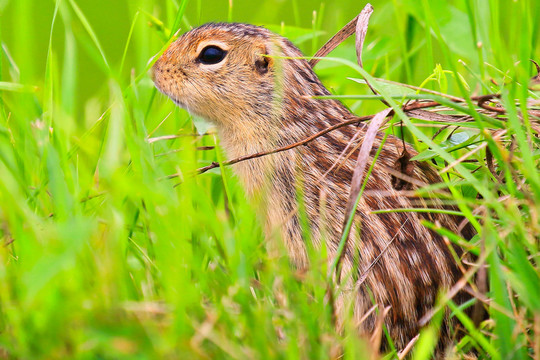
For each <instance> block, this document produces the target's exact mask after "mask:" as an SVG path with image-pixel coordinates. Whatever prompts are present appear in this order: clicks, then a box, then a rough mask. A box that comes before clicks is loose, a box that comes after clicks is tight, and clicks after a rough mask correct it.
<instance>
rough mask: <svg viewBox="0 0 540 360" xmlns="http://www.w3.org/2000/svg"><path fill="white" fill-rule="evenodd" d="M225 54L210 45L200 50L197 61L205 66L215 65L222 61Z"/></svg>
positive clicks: (223, 51)
mask: <svg viewBox="0 0 540 360" xmlns="http://www.w3.org/2000/svg"><path fill="white" fill-rule="evenodd" d="M226 54H227V52H226V51H225V50H223V49H220V48H218V47H217V46H213V45H210V46H207V47H205V48H204V49H202V51H201V53H200V54H199V60H200V61H201V63H203V64H205V65H211V64H217V63H218V62H220V61H221V60H223V58H224V57H225V55H226Z"/></svg>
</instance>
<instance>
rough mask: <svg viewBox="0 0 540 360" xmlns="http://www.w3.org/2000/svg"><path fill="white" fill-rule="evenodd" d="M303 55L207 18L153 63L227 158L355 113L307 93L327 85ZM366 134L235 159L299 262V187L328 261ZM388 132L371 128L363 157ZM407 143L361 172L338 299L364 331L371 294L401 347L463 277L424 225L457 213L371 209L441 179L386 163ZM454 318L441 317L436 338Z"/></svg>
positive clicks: (427, 170)
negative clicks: (400, 174) (210, 127)
mask: <svg viewBox="0 0 540 360" xmlns="http://www.w3.org/2000/svg"><path fill="white" fill-rule="evenodd" d="M302 56H303V55H302V53H301V52H300V51H299V50H298V49H297V48H296V47H295V46H294V45H293V44H292V43H291V42H290V41H289V40H287V39H286V38H284V37H281V36H279V35H276V34H274V33H272V32H270V31H269V30H267V29H265V28H262V27H257V26H253V25H247V24H234V23H232V24H231V23H217V24H216V23H211V24H206V25H203V26H201V27H198V28H195V29H193V30H191V31H189V32H187V33H185V34H184V35H182V36H181V37H180V38H179V39H178V40H176V41H175V42H174V43H172V44H171V46H170V47H169V48H168V49H167V50H166V51H165V52H164V54H163V55H162V56H161V58H160V59H158V60H157V62H156V63H155V65H154V68H153V77H154V82H155V84H156V86H157V88H158V89H159V90H160V91H162V92H163V93H165V94H166V95H168V96H169V97H170V98H171V99H172V100H173V101H175V102H176V103H177V104H178V105H179V106H181V107H184V108H186V109H187V110H188V111H189V112H191V113H193V114H195V115H198V116H201V117H203V118H206V119H207V120H209V121H211V122H213V123H214V124H215V125H216V127H217V129H218V134H219V136H220V139H221V144H222V146H223V148H224V150H225V152H226V154H227V156H228V157H229V158H236V157H239V156H244V155H249V154H253V153H256V152H261V151H268V150H271V149H274V148H277V147H280V146H285V145H289V144H293V143H295V142H298V141H300V140H302V139H305V138H306V137H308V136H311V135H313V134H315V133H317V132H319V131H321V130H323V129H326V128H328V127H330V126H332V125H336V124H338V123H340V122H343V121H345V120H348V119H352V118H354V115H353V114H351V112H350V111H349V110H348V109H347V108H346V107H345V106H343V105H342V104H341V103H340V102H339V101H337V100H334V99H314V98H313V97H314V96H324V95H330V93H329V91H328V90H327V89H326V88H325V87H324V86H323V85H322V83H321V82H320V80H319V79H318V77H317V76H316V75H315V73H314V72H313V70H312V68H311V66H310V65H309V64H308V62H307V61H306V60H304V59H299V58H301V57H302ZM363 134H365V126H363V125H360V126H356V125H349V126H344V127H341V128H339V129H337V130H335V131H331V132H328V133H327V134H325V135H323V136H321V137H319V138H317V139H315V140H313V141H311V142H309V143H307V144H305V145H304V146H299V147H295V148H293V149H291V150H288V151H284V152H280V153H276V154H272V155H268V156H264V157H260V158H256V159H251V160H249V161H244V162H241V163H238V164H235V165H234V171H235V172H236V174H237V175H238V177H239V178H240V180H241V182H242V183H243V184H244V186H245V188H246V192H247V194H248V195H249V196H250V197H252V198H256V199H258V201H259V203H260V206H261V208H262V209H263V210H262V211H263V214H264V217H265V219H266V220H265V221H266V223H265V230H266V234H267V235H268V236H272V234H275V233H276V232H277V234H279V237H280V238H281V239H282V240H283V241H284V242H285V245H286V247H287V249H288V253H289V256H290V258H291V260H292V262H293V263H294V264H295V266H297V267H299V268H303V267H307V266H308V265H309V264H308V262H309V261H308V255H307V244H306V240H305V239H303V237H302V229H301V226H300V220H299V215H298V212H297V211H296V210H297V199H298V194H299V193H300V194H302V195H301V196H303V200H304V205H305V211H306V215H307V218H308V220H309V225H310V229H311V236H310V241H312V243H313V245H314V247H315V248H319V247H320V246H321V242H322V241H324V242H325V245H326V248H327V252H328V261H329V262H331V261H332V260H333V259H334V257H335V256H336V252H337V248H338V244H339V240H340V235H341V231H342V224H343V221H344V217H345V206H346V204H347V199H348V196H349V192H350V183H351V179H352V174H353V170H354V167H355V162H356V158H357V156H358V149H359V146H360V145H361V143H362V139H363ZM383 137H384V134H382V133H379V134H378V135H377V138H376V140H375V142H374V145H373V149H372V151H371V153H370V160H369V162H368V164H370V163H371V162H372V160H373V157H374V156H375V154H376V152H377V149H378V148H379V146H380V144H381V141H382V140H383ZM347 146H348V148H347ZM345 149H348V150H347V151H345V152H344V150H345ZM404 153H408V154H410V156H413V155H415V154H416V152H415V151H414V149H413V148H412V147H411V146H410V145H409V144H406V143H405V142H403V141H402V140H401V139H399V138H396V137H394V136H391V135H389V136H388V137H387V138H386V142H385V144H384V146H383V147H382V149H381V152H380V155H379V157H378V159H377V161H376V163H375V165H374V167H373V170H372V172H371V174H370V175H369V177H368V181H367V186H366V189H365V191H364V193H363V195H362V197H361V199H360V203H359V205H358V208H357V210H356V213H355V230H353V231H352V232H351V236H350V238H349V241H348V242H347V246H346V247H345V249H344V255H343V260H342V270H341V271H342V274H344V275H345V278H346V279H347V280H346V281H347V283H348V284H350V285H351V286H350V287H349V288H350V290H348V291H347V290H345V291H343V293H342V295H341V296H339V297H338V298H337V299H336V304H337V308H338V311H344V308H345V307H346V304H347V301H348V300H350V299H353V300H352V301H353V303H354V305H353V309H354V311H353V312H354V317H355V320H356V321H357V323H358V324H359V325H358V326H359V329H360V331H361V332H362V333H365V334H369V333H371V332H372V331H374V327H375V325H376V315H375V313H374V314H373V315H370V316H368V317H367V318H366V319H364V320H363V321H360V319H361V318H362V317H363V315H364V314H365V313H366V312H367V311H368V310H369V309H370V308H371V307H372V306H373V304H374V302H375V304H377V305H379V309H380V310H381V311H382V309H385V308H387V307H390V310H389V313H388V315H387V316H386V318H385V320H384V321H385V325H386V327H387V329H388V331H389V334H390V337H391V338H392V340H393V342H394V345H395V346H396V348H398V349H402V348H404V347H405V346H406V345H407V344H408V343H409V341H410V340H411V339H412V338H413V337H414V336H416V335H417V334H418V332H419V329H420V325H419V320H420V318H421V317H422V316H423V315H425V314H426V312H427V311H429V310H430V309H432V308H433V307H434V305H435V301H436V297H437V295H438V294H439V293H440V292H441V291H443V290H445V289H449V288H450V287H452V286H453V285H454V284H455V283H456V281H457V280H458V279H459V278H460V276H461V272H460V270H459V268H458V265H457V263H456V261H455V259H454V258H453V255H452V253H451V251H450V249H449V245H448V244H446V243H445V241H444V239H443V238H442V237H441V236H440V235H438V234H436V233H435V232H432V231H430V230H428V229H427V228H426V227H424V226H423V225H422V224H421V221H422V220H427V221H429V222H432V223H435V224H438V225H440V226H441V227H443V228H446V229H449V230H450V231H453V232H457V231H458V222H459V220H458V218H457V217H454V216H451V215H446V214H440V213H419V212H391V213H379V214H372V213H371V211H375V210H379V209H398V208H411V207H428V206H426V199H424V198H422V197H414V196H411V195H410V194H411V192H412V191H414V190H416V189H418V188H419V185H418V183H424V184H433V183H438V182H441V181H442V180H441V179H440V177H439V176H438V174H437V172H436V171H435V170H434V169H433V168H431V167H430V166H429V165H428V164H426V163H420V162H415V161H411V162H410V166H412V169H409V170H410V171H407V174H408V175H409V176H410V177H412V178H414V179H415V181H411V182H408V181H404V180H399V179H397V182H396V178H393V177H392V176H391V175H390V173H389V171H388V169H395V168H396V164H399V161H400V158H401V157H402V155H403V154H404ZM396 184H397V185H396ZM429 202H430V206H429V207H435V208H443V205H442V204H441V201H440V200H439V199H437V198H433V199H429ZM470 236H472V234H465V237H470ZM460 296H461V295H460ZM455 300H456V301H457V302H458V303H459V302H461V300H463V299H461V300H460V299H455ZM340 308H341V309H340ZM451 327H452V322H451V321H450V320H449V319H448V316H447V315H446V318H445V321H444V322H443V326H442V329H441V339H442V340H441V343H442V344H443V346H444V344H447V343H448V341H449V339H450V336H451V335H450V334H451V329H450V328H451Z"/></svg>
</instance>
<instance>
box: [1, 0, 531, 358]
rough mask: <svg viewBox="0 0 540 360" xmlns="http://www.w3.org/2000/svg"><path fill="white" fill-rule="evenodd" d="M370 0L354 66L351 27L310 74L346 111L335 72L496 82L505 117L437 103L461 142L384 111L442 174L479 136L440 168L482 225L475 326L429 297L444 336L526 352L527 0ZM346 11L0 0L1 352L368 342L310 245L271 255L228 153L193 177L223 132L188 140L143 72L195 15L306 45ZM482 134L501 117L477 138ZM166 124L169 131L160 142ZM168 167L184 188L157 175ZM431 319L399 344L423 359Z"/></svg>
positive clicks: (166, 352) (240, 351)
mask: <svg viewBox="0 0 540 360" xmlns="http://www.w3.org/2000/svg"><path fill="white" fill-rule="evenodd" d="M372 3H373V5H374V7H375V12H374V15H373V17H372V19H371V23H370V27H369V30H368V35H367V39H366V44H365V49H364V57H363V58H364V66H365V69H366V71H363V70H361V69H358V68H357V67H356V66H355V65H354V63H355V52H354V42H353V41H352V40H348V41H347V42H345V43H344V44H342V45H341V46H340V47H339V48H338V49H336V50H335V52H333V53H332V54H331V55H330V56H331V57H332V58H333V59H336V58H337V59H339V60H332V59H328V60H326V61H321V63H319V64H318V65H317V67H316V70H317V73H318V74H319V76H320V77H321V79H322V80H323V82H324V83H325V84H326V85H327V86H328V87H329V88H330V89H331V91H332V92H333V93H334V94H336V95H340V96H341V95H343V96H344V97H343V101H344V102H345V103H346V104H347V105H348V106H349V107H350V108H351V109H353V110H354V111H355V112H356V113H357V114H359V115H366V114H373V113H375V112H376V111H379V110H380V109H381V103H380V101H379V100H378V98H373V97H366V96H365V95H366V94H369V92H368V91H367V89H366V86H365V85H362V84H358V83H357V82H355V81H350V80H348V79H347V78H348V77H353V78H362V77H364V76H367V77H371V76H374V77H378V78H383V79H387V80H394V81H400V82H404V83H407V84H410V85H416V86H420V85H421V84H423V85H422V86H424V87H427V88H430V89H433V90H436V91H440V92H443V93H447V94H453V95H456V96H460V97H463V98H466V99H468V98H469V97H470V95H477V94H487V93H495V92H498V93H501V102H502V104H503V105H504V107H505V108H506V109H507V110H508V114H507V115H506V116H504V118H502V119H495V120H493V119H492V118H490V117H487V116H485V115H483V114H481V113H479V112H478V111H477V107H476V106H474V104H473V103H471V102H469V103H468V104H465V107H464V106H461V105H460V106H459V107H457V108H456V107H454V108H453V110H452V111H453V112H454V113H461V114H469V115H470V116H472V117H473V119H474V121H473V122H471V123H468V124H465V125H464V126H463V127H462V128H460V129H458V130H457V133H458V134H462V135H461V136H462V138H463V137H464V138H465V139H466V140H465V141H467V140H469V139H470V142H469V143H463V142H462V141H461V142H459V143H457V144H456V143H455V139H456V138H455V137H451V136H450V135H451V134H452V131H454V128H453V127H451V128H449V129H446V130H444V131H443V132H442V133H440V134H439V135H438V136H437V137H435V139H434V140H432V136H433V135H434V134H435V131H436V130H437V128H435V129H433V128H429V127H423V126H416V125H422V124H425V123H426V121H421V120H415V119H409V118H408V117H407V116H405V115H404V114H403V113H399V112H398V117H397V118H396V120H398V119H399V120H401V121H403V123H404V124H405V125H406V126H407V129H406V131H405V136H406V137H407V139H408V140H409V141H410V142H411V143H413V144H415V146H416V147H417V149H418V150H419V151H420V152H421V156H423V158H424V159H431V160H432V161H435V162H436V164H437V166H438V167H439V169H443V168H444V167H446V166H447V165H448V164H449V163H452V162H453V161H454V159H457V158H459V156H462V155H463V154H465V153H467V152H468V151H470V150H472V149H474V147H475V146H480V145H482V144H484V143H486V142H487V147H486V148H483V149H481V150H480V151H478V152H476V153H474V154H473V155H471V157H470V159H474V160H476V162H462V163H459V164H457V165H456V166H455V167H453V168H452V169H451V170H449V171H448V172H446V173H445V175H444V179H445V182H446V183H445V185H444V187H448V188H449V189H450V190H451V192H452V201H453V202H455V203H456V204H458V206H459V211H460V212H462V213H463V214H464V215H465V216H467V217H468V218H469V219H470V220H471V221H472V222H473V224H474V225H475V227H476V230H477V232H478V236H477V237H475V238H474V239H473V240H472V241H471V242H470V243H468V244H466V245H467V247H468V248H469V250H470V251H471V252H472V253H475V254H480V258H484V259H486V263H487V265H488V266H489V273H488V274H489V275H488V276H489V284H490V289H489V292H488V293H487V294H486V297H488V298H489V299H491V303H492V306H491V307H490V310H489V315H490V319H489V320H487V321H485V322H483V323H482V324H481V325H480V327H479V328H475V326H474V325H473V323H472V322H471V321H470V319H468V318H467V316H466V315H465V313H464V312H463V311H462V310H461V309H459V308H457V307H456V305H455V304H453V303H452V302H448V301H446V300H444V297H442V298H441V299H443V300H441V301H442V303H441V306H449V307H450V308H451V309H452V310H453V311H454V312H455V314H456V316H457V317H458V318H459V319H460V320H461V321H462V322H463V323H464V325H465V326H466V328H467V335H466V336H465V337H464V338H463V339H462V340H461V341H460V342H459V343H457V344H456V348H455V351H456V352H457V353H458V354H465V353H467V352H469V351H470V350H471V349H475V350H476V351H477V352H478V354H479V357H481V358H499V359H510V358H512V359H528V358H530V357H539V356H540V330H539V328H540V300H539V299H540V297H539V294H540V266H539V260H540V259H539V254H540V251H539V240H540V222H539V221H540V220H539V219H540V161H539V158H540V146H539V145H540V141H539V139H538V136H539V134H538V128H539V127H538V120H539V119H538V118H536V119H535V118H534V117H530V116H522V114H524V113H525V110H526V101H527V99H529V100H530V99H533V100H534V99H535V100H536V101H538V99H539V96H538V93H536V94H535V93H534V92H532V91H529V90H528V89H527V86H523V84H528V81H529V79H530V77H531V76H533V75H534V70H533V69H534V67H533V66H532V65H531V63H530V62H529V59H535V60H537V61H539V60H540V47H539V46H538V45H539V34H540V25H539V24H540V2H538V1H535V0H524V1H518V2H515V1H498V0H484V1H474V0H455V1H427V0H424V1H413V0H393V1H392V2H387V1H373V2H372ZM362 7H363V4H358V3H357V2H355V1H341V2H339V4H336V2H321V1H308V0H291V1H265V2H260V3H258V4H257V6H256V7H254V5H253V4H252V2H250V1H247V0H243V1H239V0H234V1H231V2H228V1H202V0H192V1H184V0H167V1H149V0H135V1H129V0H116V1H110V2H109V1H89V0H64V1H61V0H57V1H56V2H54V1H38V0H3V1H0V41H1V43H2V48H1V49H0V359H4V358H5V359H12V358H13V359H18V358H20V359H35V358H63V359H64V358H92V359H94V358H101V359H109V358H110V359H120V358H126V359H132V358H172V359H176V358H178V359H186V358H239V359H245V358H256V359H260V358H286V359H296V358H302V359H315V358H328V357H329V356H331V355H336V354H339V351H340V348H341V349H343V350H344V357H345V358H347V359H356V358H362V357H366V356H367V354H368V353H369V352H368V347H367V343H366V342H365V341H364V340H363V339H361V338H359V337H358V336H357V335H356V334H355V331H354V329H353V327H352V324H347V325H346V329H345V332H344V334H338V333H336V331H335V329H334V327H333V325H332V316H331V309H330V307H329V306H328V303H327V301H326V300H325V293H326V288H327V276H326V275H327V271H328V268H327V266H328V265H327V264H326V262H325V261H323V260H322V259H324V258H325V254H324V249H323V251H321V252H317V251H312V254H311V256H312V263H313V266H312V268H311V269H310V270H309V271H308V272H307V273H306V274H297V273H295V271H294V269H292V268H291V266H290V265H289V262H288V259H287V257H286V255H285V251H284V249H279V250H280V251H278V253H280V254H281V256H276V255H271V254H270V253H269V252H268V251H267V248H266V246H265V243H264V236H263V232H262V229H261V226H260V222H259V219H258V218H257V217H256V215H255V212H254V210H253V209H254V208H253V206H252V205H251V204H249V202H248V201H246V200H245V198H244V195H243V192H242V189H241V187H240V185H239V184H238V183H237V180H236V178H235V177H234V176H233V174H232V168H226V169H224V170H223V171H222V170H220V169H214V170H212V171H209V172H208V173H205V174H203V175H199V176H191V174H192V172H193V170H194V169H196V168H198V167H200V166H204V165H208V164H209V163H210V162H211V161H214V160H216V159H222V156H221V153H220V152H219V151H220V150H219V148H218V150H206V151H201V150H196V148H197V147H200V146H213V145H216V143H217V142H218V139H216V137H215V136H214V135H206V136H193V134H195V133H197V132H199V133H204V132H205V131H206V129H207V125H206V124H205V123H204V122H202V121H201V120H199V119H192V118H191V117H190V116H189V115H188V114H187V113H186V112H185V111H183V110H180V109H178V108H176V107H175V106H174V104H173V103H172V102H171V101H169V100H168V99H167V98H165V97H164V96H163V95H161V94H159V93H157V91H156V90H155V89H154V87H153V84H152V82H151V80H150V78H149V76H148V74H147V71H148V68H149V61H150V59H151V58H152V56H154V55H155V54H157V53H159V52H160V50H163V49H164V46H165V44H166V43H167V41H169V40H170V38H171V35H172V34H173V33H175V32H176V31H177V30H178V29H180V32H183V31H185V30H186V29H188V28H189V26H196V25H199V24H202V23H204V22H207V21H212V20H213V21H226V20H232V21H241V22H250V23H255V24H263V25H267V26H268V27H269V28H271V29H273V30H274V31H280V32H282V33H283V34H284V35H286V36H288V37H289V38H290V39H291V40H292V41H293V42H295V43H296V44H297V45H298V46H299V47H300V48H301V49H302V50H303V51H304V52H305V54H306V55H311V54H313V53H314V52H315V51H316V50H317V49H318V47H320V46H321V45H322V44H323V43H324V41H326V40H327V39H328V38H329V37H330V36H331V35H333V34H334V33H335V32H336V31H337V30H339V28H340V27H341V26H343V25H344V24H346V23H347V22H348V21H349V20H350V19H351V18H352V17H354V16H355V15H356V14H357V13H358V12H359V11H360V10H361V8H362ZM313 11H316V13H313ZM426 79H427V80H426ZM376 87H378V88H379V89H380V93H381V95H382V97H383V98H385V99H386V100H387V101H388V102H389V103H390V104H392V105H394V106H398V104H399V103H400V102H401V99H400V98H399V97H396V96H395V90H396V89H395V88H392V87H391V86H389V85H386V84H383V83H376ZM401 90H403V89H401ZM399 94H401V93H399V92H398V95H399ZM345 95H346V96H345ZM425 98H427V97H425ZM439 98H440V97H439ZM441 101H442V100H441ZM498 128H499V129H504V130H506V131H507V133H506V134H505V135H504V136H503V137H502V138H500V139H499V140H493V136H492V135H491V133H490V130H494V129H498ZM390 131H394V132H395V133H396V134H399V133H400V130H399V128H398V127H394V128H393V129H391V130H390ZM455 134H456V133H454V135H455ZM166 135H179V136H178V137H175V138H174V139H170V140H160V139H159V137H160V136H166ZM149 139H153V140H155V141H149ZM453 139H454V142H452V140H453ZM486 149H489V152H490V154H492V158H493V159H494V160H493V161H494V164H495V167H496V170H497V172H498V173H499V174H500V175H499V178H498V179H497V178H496V177H495V176H494V175H493V174H492V173H491V172H490V170H489V166H490V165H489V162H488V161H486ZM171 174H179V176H180V179H181V181H182V182H181V185H179V186H175V185H176V184H177V183H178V182H179V181H180V180H179V179H174V180H168V179H166V177H167V176H168V175H171ZM473 211H475V212H474V213H473ZM429 226H430V227H432V228H434V229H437V226H436V224H429ZM439 231H441V232H444V229H440V230H439ZM445 235H447V236H448V238H449V239H451V240H452V241H455V242H461V243H463V240H462V239H460V238H459V237H457V236H455V235H453V234H445ZM439 314H440V313H439ZM438 321H440V319H439V318H438V316H435V318H434V323H433V325H431V326H429V327H427V328H426V329H425V331H423V332H422V334H421V336H420V339H419V342H418V346H417V347H416V348H415V349H413V354H414V358H415V359H427V358H429V357H430V354H431V349H432V347H433V345H434V343H435V342H434V337H435V336H436V327H437V326H436V324H437V322H438ZM386 358H389V359H391V358H396V354H395V353H389V354H387V357H386Z"/></svg>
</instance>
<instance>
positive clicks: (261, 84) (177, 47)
mask: <svg viewBox="0 0 540 360" xmlns="http://www.w3.org/2000/svg"><path fill="white" fill-rule="evenodd" d="M281 39H283V38H281V37H278V36H277V35H275V34H273V33H271V32H270V31H268V30H267V29H264V28H261V27H257V26H253V25H246V24H229V23H218V24H215V23H210V24H205V25H203V26H201V27H198V28H195V29H193V30H191V31H189V32H187V33H185V34H183V35H182V36H181V37H180V38H179V39H177V40H176V41H175V42H173V43H172V44H171V45H170V46H169V48H168V49H167V50H166V51H165V52H164V53H163V55H162V56H161V57H160V58H159V59H158V60H157V61H156V63H155V65H154V67H153V69H152V75H153V79H154V82H155V85H156V87H157V88H158V89H159V90H160V91H161V92H163V93H164V94H166V95H167V96H169V97H170V98H171V99H172V100H173V101H174V102H175V103H176V104H178V105H179V106H181V107H183V108H185V109H187V110H188V111H189V112H191V113H192V114H194V115H197V116H201V117H203V118H206V119H208V120H210V121H212V122H214V123H216V124H218V125H227V124H230V123H232V124H235V125H236V123H238V122H239V121H246V119H255V118H256V117H257V115H259V116H263V115H264V117H266V118H268V115H269V114H271V112H272V111H274V109H273V107H275V104H276V103H277V102H279V101H278V100H279V99H278V98H279V95H278V94H277V91H276V89H277V88H279V86H276V83H277V82H276V77H277V76H278V75H279V74H278V72H279V65H278V66H276V63H277V62H279V61H280V59H276V58H274V57H272V56H273V55H277V56H282V55H283V52H282V50H281V48H282V46H281V44H280V40H281ZM294 55H295V56H301V54H300V53H298V54H294Z"/></svg>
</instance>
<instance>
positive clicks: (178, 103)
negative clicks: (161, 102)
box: [171, 97, 186, 109]
mask: <svg viewBox="0 0 540 360" xmlns="http://www.w3.org/2000/svg"><path fill="white" fill-rule="evenodd" d="M171 100H172V101H173V102H174V103H175V104H176V105H178V106H180V107H181V108H184V109H185V108H186V105H185V104H184V103H183V102H181V101H180V100H178V99H176V98H172V97H171Z"/></svg>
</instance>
